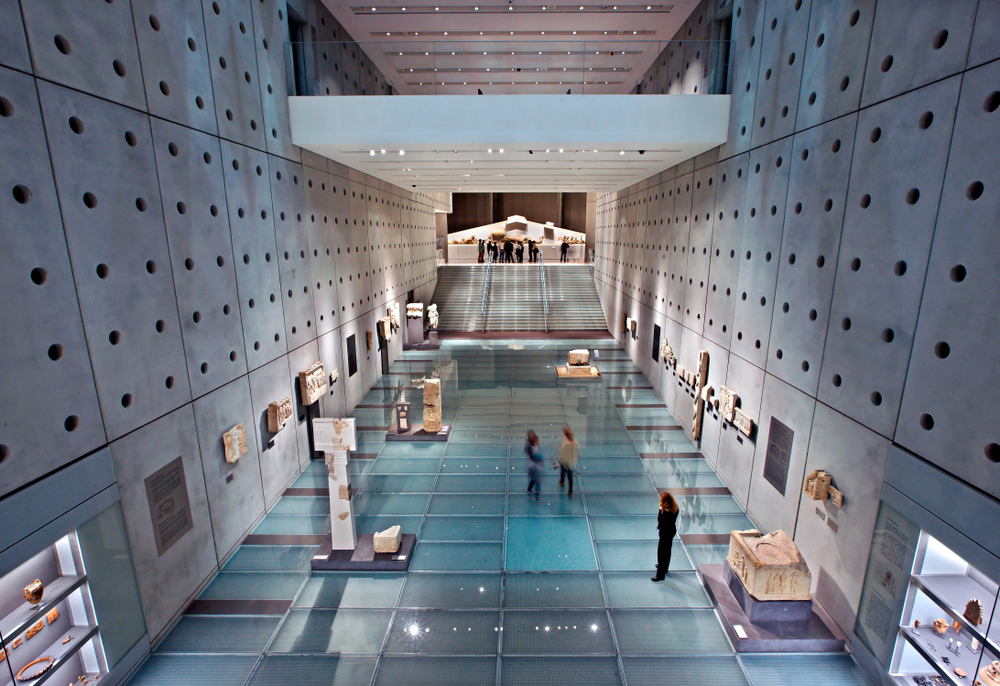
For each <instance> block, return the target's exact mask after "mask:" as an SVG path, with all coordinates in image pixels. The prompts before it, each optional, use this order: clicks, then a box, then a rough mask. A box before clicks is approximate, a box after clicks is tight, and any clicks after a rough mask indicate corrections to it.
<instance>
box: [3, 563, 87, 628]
mask: <svg viewBox="0 0 1000 686" xmlns="http://www.w3.org/2000/svg"><path fill="white" fill-rule="evenodd" d="M85 583H87V575H86V574H84V575H82V576H60V577H57V578H56V579H55V580H53V581H51V582H50V583H48V584H46V586H45V590H44V592H43V593H42V602H40V603H38V605H31V604H30V603H28V601H24V602H23V603H22V604H20V605H18V606H17V608H16V609H15V610H14V611H13V612H11V613H10V614H9V615H7V616H6V617H4V618H3V619H0V635H3V636H20V635H21V634H23V633H24V632H25V631H26V630H27V629H28V627H29V626H31V625H32V624H35V623H36V622H38V620H40V619H42V618H43V617H44V616H45V615H47V614H48V613H49V612H50V611H51V610H52V608H54V607H55V606H56V605H58V604H59V603H61V602H62V601H64V600H66V598H68V597H69V594H70V593H72V592H73V591H75V590H76V589H78V588H80V587H81V586H83V585H84V584H85Z"/></svg>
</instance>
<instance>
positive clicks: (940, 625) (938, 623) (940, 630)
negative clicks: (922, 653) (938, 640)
mask: <svg viewBox="0 0 1000 686" xmlns="http://www.w3.org/2000/svg"><path fill="white" fill-rule="evenodd" d="M947 632H948V622H946V621H944V620H943V619H935V620H934V633H936V634H945V633H947Z"/></svg>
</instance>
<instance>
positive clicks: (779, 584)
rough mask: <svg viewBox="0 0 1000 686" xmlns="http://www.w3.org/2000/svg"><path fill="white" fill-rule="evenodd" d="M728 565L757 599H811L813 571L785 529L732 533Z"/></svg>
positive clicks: (748, 591) (727, 559) (730, 535)
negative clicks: (763, 533)
mask: <svg viewBox="0 0 1000 686" xmlns="http://www.w3.org/2000/svg"><path fill="white" fill-rule="evenodd" d="M726 562H727V564H729V566H730V567H731V568H732V570H733V572H734V573H735V574H736V576H737V578H739V580H740V583H742V584H743V587H744V588H745V589H746V591H747V593H749V594H750V595H751V596H753V597H754V598H756V599H757V600H809V587H810V585H811V584H812V574H810V572H809V566H808V565H807V564H806V561H805V559H804V558H803V557H802V555H801V553H799V549H798V547H796V545H795V542H794V541H792V539H791V538H790V537H789V536H788V534H786V533H785V532H784V531H782V530H781V529H779V530H777V531H775V532H773V533H770V534H766V535H762V534H761V533H760V532H759V531H757V530H756V529H749V530H747V531H733V532H731V533H730V534H729V555H728V557H727V558H726Z"/></svg>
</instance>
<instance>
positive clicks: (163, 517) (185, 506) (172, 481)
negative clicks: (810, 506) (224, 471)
mask: <svg viewBox="0 0 1000 686" xmlns="http://www.w3.org/2000/svg"><path fill="white" fill-rule="evenodd" d="M146 499H147V500H148V501H149V516H150V519H152V521H153V535H154V537H155V538H156V554H157V555H160V556H162V555H163V553H165V552H167V550H169V549H170V546H172V545H173V544H174V543H176V542H177V541H179V540H180V539H181V537H182V536H184V534H186V533H187V532H188V531H190V530H191V529H192V528H194V522H192V521H191V503H190V502H189V501H188V490H187V479H185V477H184V459H183V458H182V457H178V458H177V459H175V460H173V461H171V462H170V463H169V464H167V465H166V466H164V467H161V468H160V469H158V470H156V471H155V472H153V473H152V474H151V475H149V476H147V477H146Z"/></svg>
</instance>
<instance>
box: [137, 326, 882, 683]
mask: <svg viewBox="0 0 1000 686" xmlns="http://www.w3.org/2000/svg"><path fill="white" fill-rule="evenodd" d="M581 347H587V348H595V347H599V348H602V353H601V354H602V357H603V359H600V358H598V359H600V366H602V367H603V368H605V369H615V370H622V371H627V372H629V373H626V374H616V375H608V376H607V377H605V378H604V379H602V380H601V382H600V383H597V382H594V383H589V384H587V385H581V384H576V385H572V384H566V383H557V382H556V381H555V380H554V378H551V377H552V366H554V365H555V364H558V363H561V362H563V361H564V360H565V356H566V352H567V351H568V350H571V349H575V348H581ZM608 348H614V350H608ZM407 360H410V361H407ZM452 362H454V365H453V366H452V368H453V369H457V373H452V374H451V375H450V376H448V378H447V379H446V382H445V384H444V386H445V387H444V389H443V394H444V397H443V400H444V412H443V415H444V419H445V421H446V422H451V423H453V428H452V436H451V440H449V441H447V442H440V443H423V444H419V443H397V442H389V443H386V442H385V441H384V437H385V436H384V432H383V431H382V430H381V429H377V430H369V431H362V432H359V446H358V451H357V452H358V453H367V454H368V458H369V459H352V460H351V461H350V463H349V470H350V473H351V475H352V484H353V485H354V486H355V487H356V488H357V492H356V493H355V494H354V496H353V506H354V512H355V528H356V530H357V532H358V533H359V534H363V533H371V532H374V531H381V530H384V529H387V528H389V527H390V526H393V525H396V524H398V525H400V526H401V527H402V529H403V531H404V532H407V533H414V532H415V533H416V534H417V544H416V547H415V548H414V550H413V553H412V560H411V562H410V568H409V571H408V572H405V573H386V572H362V573H347V572H311V571H310V561H311V559H312V556H313V555H314V554H315V553H316V550H317V547H316V546H315V545H288V544H285V545H256V544H254V545H242V546H239V547H238V548H237V549H236V551H235V552H234V553H233V555H232V556H231V557H230V558H229V560H228V561H227V562H226V564H225V566H224V568H223V571H221V572H220V573H219V574H217V575H216V576H215V577H214V578H213V579H212V580H211V581H210V583H209V584H208V585H207V586H206V588H205V589H204V591H202V593H201V594H200V598H201V599H204V600H225V601H230V602H231V603H233V605H232V606H233V607H237V606H238V604H239V603H240V602H242V601H246V600H271V601H275V602H276V603H277V604H278V606H280V605H281V604H284V605H288V606H290V607H288V609H287V610H285V611H284V612H283V613H282V614H276V615H266V616H248V615H242V614H225V612H227V610H220V612H221V613H222V614H216V615H194V614H192V615H183V616H182V617H181V619H180V620H179V622H178V623H177V624H176V625H175V626H174V628H173V629H171V631H170V633H168V634H167V636H166V638H165V639H164V640H163V641H162V642H160V644H159V645H158V646H157V648H156V650H155V651H154V652H153V654H152V655H151V656H150V657H149V658H148V659H147V661H146V662H145V663H144V664H143V665H142V666H141V667H140V669H139V670H138V671H137V673H136V675H135V676H133V677H132V680H131V683H132V684H139V685H140V686H161V685H162V686H167V685H169V686H173V685H174V684H177V683H183V684H193V685H195V686H199V685H201V684H204V685H205V686H229V685H230V684H231V685H232V686H264V685H270V684H289V683H294V684H299V685H303V686H321V685H322V686H377V685H385V686H399V685H400V684H404V685H405V686H431V685H433V686H447V685H448V684H461V685H462V686H501V685H507V686H521V685H522V684H531V686H537V685H539V684H541V685H548V686H557V685H558V686H563V685H565V684H572V686H589V685H591V684H600V685H601V686H604V685H615V684H617V685H621V684H625V683H627V684H628V686H681V685H682V684H683V685H685V686H686V685H687V684H696V683H697V684H701V683H712V684H714V683H720V684H726V685H727V686H784V684H789V686H791V684H796V686H799V685H803V684H804V685H805V686H813V685H815V686H819V684H823V686H826V685H827V684H833V683H836V684H848V685H849V686H860V685H861V684H867V683H868V682H867V680H866V679H865V677H864V675H863V674H862V672H861V670H860V669H859V667H858V666H857V664H856V663H855V662H854V661H853V659H852V658H851V657H850V655H848V654H837V655H808V656H801V655H798V656H797V655H736V654H735V653H734V651H733V647H732V645H731V644H730V643H729V640H728V638H727V637H726V635H725V632H724V631H723V630H722V627H721V624H720V623H719V620H718V618H717V616H716V613H715V611H714V609H712V605H711V602H710V600H709V598H708V596H707V594H706V591H705V589H704V588H703V586H702V585H701V583H700V582H699V577H698V575H697V574H696V573H695V567H696V565H698V564H706V563H716V564H717V563H721V562H723V561H724V560H725V557H726V555H727V553H728V545H685V544H684V543H683V542H682V541H681V539H680V537H678V538H675V539H674V541H673V549H672V558H671V566H670V573H669V575H668V576H667V578H666V579H665V580H664V581H662V582H659V583H653V582H652V581H650V580H649V577H651V576H652V575H653V572H654V569H655V564H656V548H657V530H656V516H655V514H656V509H657V492H656V489H657V487H661V488H680V487H718V486H722V485H723V482H722V481H721V480H720V479H719V478H718V477H717V476H716V474H715V472H714V471H713V470H712V467H711V465H710V464H709V463H708V462H707V461H705V460H704V459H703V458H702V457H701V456H700V454H699V453H698V450H697V448H696V447H695V445H694V444H693V443H692V442H691V440H690V438H689V437H688V435H687V433H686V432H685V431H684V430H683V429H680V428H674V429H669V430H665V429H660V428H656V429H648V428H641V427H677V426H678V422H677V420H676V418H675V417H674V416H673V415H672V414H671V413H670V411H669V410H668V409H667V408H666V407H652V408H650V407H638V405H644V404H651V403H660V400H659V397H658V396H657V395H656V393H655V392H654V391H653V390H651V389H648V388H645V386H647V385H651V384H648V383H647V382H646V380H645V379H644V378H643V377H642V375H641V374H639V373H638V371H637V369H636V367H635V365H634V364H633V363H632V361H631V360H629V359H628V356H627V355H626V354H625V353H624V351H622V350H621V349H620V348H619V347H618V345H617V344H616V343H615V342H614V341H608V340H600V341H596V340H578V341H569V340H560V341H546V340H537V341H530V340H517V341H479V340H476V341H456V340H446V341H443V345H442V347H441V350H439V351H419V352H412V353H411V352H407V353H405V354H404V355H403V356H401V357H400V358H399V359H398V360H397V361H396V362H395V364H394V366H393V370H394V371H401V372H407V373H412V377H413V378H419V377H420V376H421V375H423V374H424V373H426V370H427V369H431V368H433V367H434V366H436V365H440V366H441V368H442V369H445V368H447V367H448V365H450V364H451V363H452ZM409 383H412V381H411V376H409V375H398V376H396V375H394V376H391V377H384V378H382V379H379V380H378V381H377V382H376V387H375V388H373V389H371V390H369V391H368V392H367V393H366V394H365V396H364V400H363V401H362V403H361V404H362V405H382V404H389V403H392V402H394V401H395V400H397V399H398V398H399V397H400V396H401V394H402V393H403V391H402V390H401V386H404V385H407V384H409ZM630 383H631V384H632V385H633V387H632V388H631V389H628V388H626V389H614V390H609V389H608V386H627V385H628V384H630ZM381 387H385V389H384V390H382V389H381ZM405 394H406V398H407V400H408V401H410V402H412V403H413V404H414V407H416V408H418V409H419V407H420V406H421V403H422V400H423V395H422V393H421V392H419V391H417V392H414V391H412V390H406V391H405ZM351 416H353V417H355V418H356V419H357V421H358V424H359V425H360V426H371V427H374V426H384V425H387V424H389V423H390V422H391V417H392V408H391V407H359V408H357V409H355V410H354V411H353V412H352V413H351ZM566 424H569V425H570V426H572V427H573V429H574V431H575V433H576V436H577V438H578V439H579V440H580V442H581V452H580V462H579V472H578V474H577V475H575V477H574V490H575V492H574V495H573V497H572V498H570V497H569V495H568V493H567V491H566V489H565V487H564V488H560V487H559V485H558V472H557V471H555V470H552V469H551V463H552V460H553V459H554V458H555V456H556V455H557V454H558V450H559V445H560V441H561V439H562V428H563V426H564V425H566ZM627 427H632V429H631V430H629V429H628V428H627ZM529 429H531V430H534V431H536V432H537V433H538V434H539V436H540V438H541V451H542V453H543V455H544V464H543V468H542V470H541V496H540V498H539V499H538V500H537V501H536V500H535V499H534V497H533V496H529V495H527V494H526V493H525V490H526V488H527V481H528V479H527V473H526V471H527V470H526V468H527V460H526V458H525V455H524V443H525V435H526V433H527V431H528V430H529ZM640 452H642V453H671V452H683V453H691V454H692V457H690V458H668V459H641V458H640V457H639V453H640ZM352 457H353V456H352ZM370 458H375V459H370ZM293 486H294V487H296V488H321V489H325V488H327V487H328V486H329V479H328V477H327V470H326V465H325V464H324V462H323V461H322V460H310V461H308V463H307V464H306V465H305V466H304V468H303V470H302V474H301V475H299V476H298V477H297V478H296V479H295V481H294V482H293ZM677 500H678V502H679V504H680V506H681V514H680V517H679V520H678V528H679V530H680V531H682V532H684V533H696V534H728V532H729V531H730V530H732V529H745V528H749V527H752V526H754V524H753V522H752V521H751V520H750V519H749V518H748V517H747V516H746V515H745V514H744V511H743V508H741V507H740V505H739V503H738V502H737V501H736V500H735V499H734V498H733V497H732V496H729V495H702V494H685V495H680V494H678V495H677ZM328 508H329V498H328V497H327V496H324V495H315V496H295V495H287V496H283V497H281V498H279V499H278V501H277V502H276V503H275V504H274V506H273V507H272V509H271V510H270V511H269V512H267V514H266V516H265V517H264V518H263V519H262V520H261V521H260V523H259V524H258V525H257V526H256V527H255V529H254V533H257V534H270V535H278V536H281V535H287V536H317V535H328V532H329V514H328V512H329V509H328ZM293 540H294V539H293ZM219 607H226V606H225V605H220V606H219Z"/></svg>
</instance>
